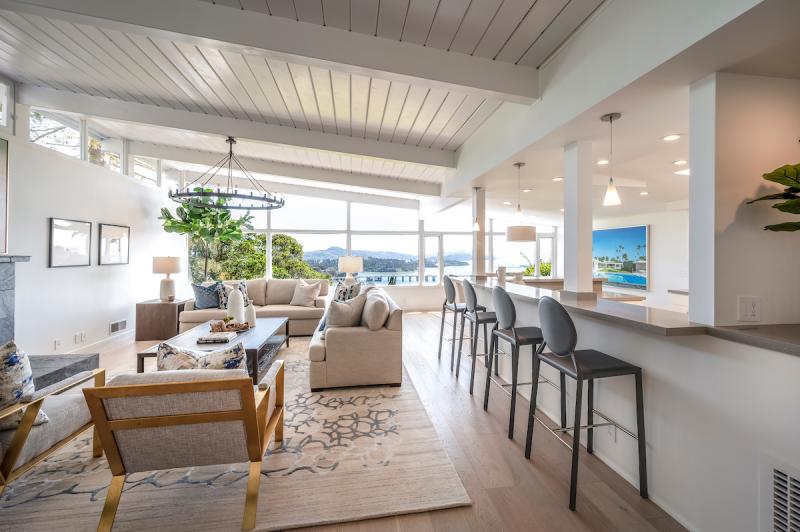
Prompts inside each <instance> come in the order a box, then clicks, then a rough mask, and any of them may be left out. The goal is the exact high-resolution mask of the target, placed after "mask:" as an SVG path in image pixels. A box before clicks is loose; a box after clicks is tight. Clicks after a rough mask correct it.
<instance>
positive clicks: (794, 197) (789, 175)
mask: <svg viewBox="0 0 800 532" xmlns="http://www.w3.org/2000/svg"><path fill="white" fill-rule="evenodd" d="M762 177H763V178H764V179H765V180H767V181H770V182H772V183H777V184H779V185H783V186H785V187H786V188H785V189H783V192H778V193H777V194H767V195H766V196H762V197H760V198H757V199H754V200H752V201H748V202H747V203H748V204H752V203H755V202H757V201H779V203H776V204H775V205H773V206H772V208H773V209H778V210H779V211H781V212H785V213H788V214H800V164H794V165H792V164H787V165H784V166H781V167H780V168H776V169H775V170H773V171H772V172H769V173H766V174H764V175H763V176H762ZM764 230H765V231H800V221H794V222H783V223H779V224H772V225H767V226H764Z"/></svg>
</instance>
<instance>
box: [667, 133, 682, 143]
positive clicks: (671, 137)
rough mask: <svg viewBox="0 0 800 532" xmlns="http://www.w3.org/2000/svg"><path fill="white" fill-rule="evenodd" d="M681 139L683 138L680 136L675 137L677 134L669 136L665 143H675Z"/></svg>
mask: <svg viewBox="0 0 800 532" xmlns="http://www.w3.org/2000/svg"><path fill="white" fill-rule="evenodd" d="M679 138H681V136H680V135H675V134H672V135H667V136H666V137H664V142H674V141H676V140H678V139H679Z"/></svg>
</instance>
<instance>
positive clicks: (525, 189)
mask: <svg viewBox="0 0 800 532" xmlns="http://www.w3.org/2000/svg"><path fill="white" fill-rule="evenodd" d="M522 191H523V192H530V191H531V189H529V188H523V189H522Z"/></svg>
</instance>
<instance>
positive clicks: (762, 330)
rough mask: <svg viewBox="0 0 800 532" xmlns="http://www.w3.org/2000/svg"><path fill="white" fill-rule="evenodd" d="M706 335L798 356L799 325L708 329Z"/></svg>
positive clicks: (799, 344) (799, 342)
mask: <svg viewBox="0 0 800 532" xmlns="http://www.w3.org/2000/svg"><path fill="white" fill-rule="evenodd" d="M708 334H710V335H711V336H716V337H717V338H724V339H725V340H731V341H733V342H739V343H743V344H747V345H753V346H756V347H763V348H764V349H771V350H773V351H781V352H783V353H788V354H790V355H797V356H800V324H796V323H794V324H784V325H736V326H730V327H709V328H708Z"/></svg>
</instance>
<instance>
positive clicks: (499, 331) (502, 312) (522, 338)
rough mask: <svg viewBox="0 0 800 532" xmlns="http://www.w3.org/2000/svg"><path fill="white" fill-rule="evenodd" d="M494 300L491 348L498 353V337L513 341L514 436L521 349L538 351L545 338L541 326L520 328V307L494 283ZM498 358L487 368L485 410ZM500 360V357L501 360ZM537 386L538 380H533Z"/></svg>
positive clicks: (510, 421) (510, 433)
mask: <svg viewBox="0 0 800 532" xmlns="http://www.w3.org/2000/svg"><path fill="white" fill-rule="evenodd" d="M492 303H494V311H495V313H496V314H497V323H495V326H494V328H493V329H492V349H491V351H492V352H493V353H494V354H495V355H497V342H498V340H505V341H506V342H508V343H510V344H511V413H510V415H509V418H508V437H509V439H510V438H513V437H514V413H515V411H516V406H517V385H518V383H517V373H518V370H519V348H520V347H521V346H524V345H529V346H531V354H533V355H534V357H533V358H534V360H535V359H536V357H535V354H536V351H537V348H538V346H539V345H540V344H542V342H544V339H543V338H542V331H541V329H539V327H517V326H516V322H517V309H516V307H514V302H513V301H512V300H511V297H510V296H509V295H508V292H506V291H505V290H504V289H503V288H501V287H499V286H495V287H494V288H493V289H492ZM493 358H497V356H495V357H491V356H490V357H489V368H488V369H487V370H486V393H485V394H484V396H483V409H484V410H486V409H488V408H489V384H490V382H491V374H492V359H493ZM498 362H499V360H498ZM532 382H533V385H534V386H536V379H534V380H533V381H532Z"/></svg>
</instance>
